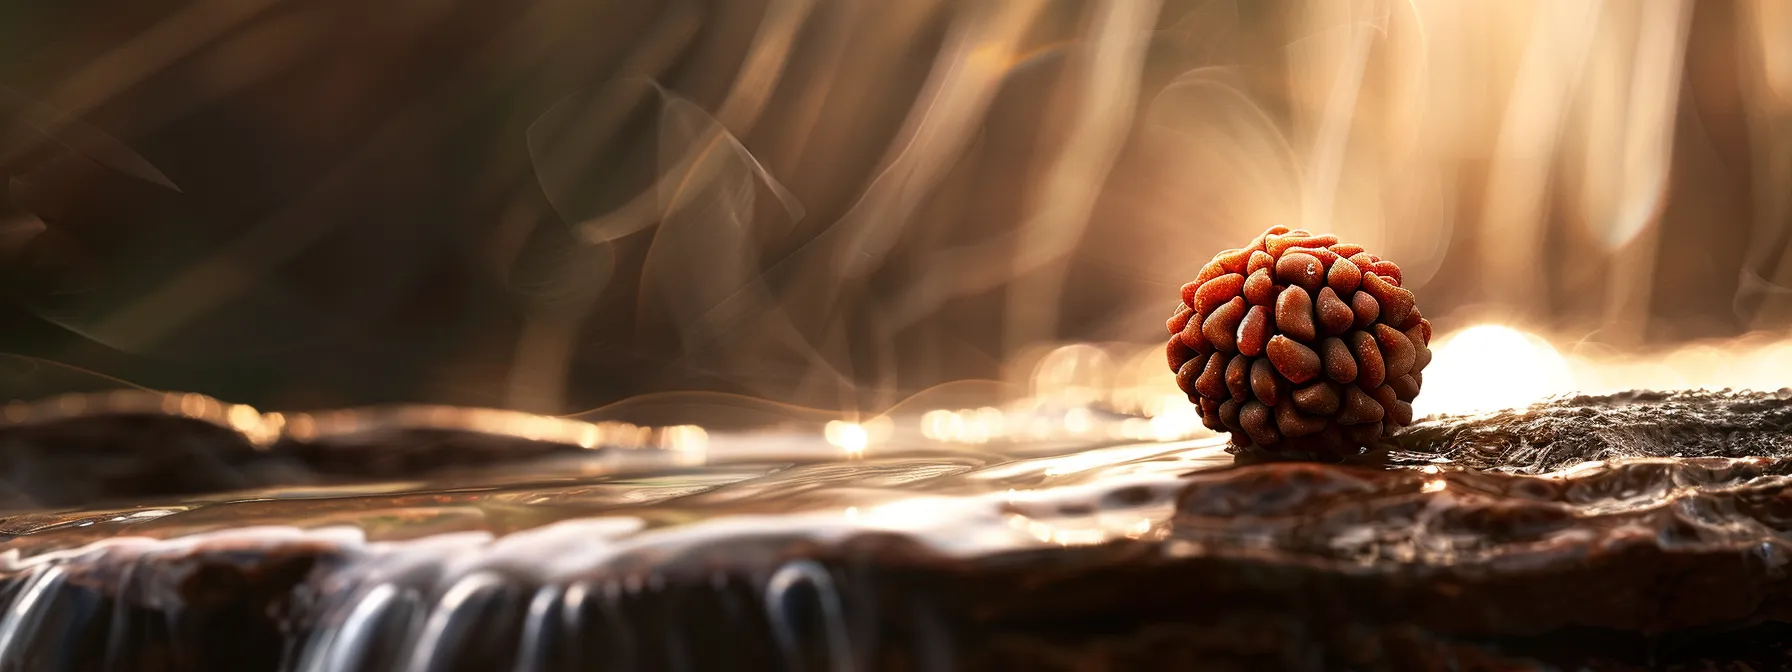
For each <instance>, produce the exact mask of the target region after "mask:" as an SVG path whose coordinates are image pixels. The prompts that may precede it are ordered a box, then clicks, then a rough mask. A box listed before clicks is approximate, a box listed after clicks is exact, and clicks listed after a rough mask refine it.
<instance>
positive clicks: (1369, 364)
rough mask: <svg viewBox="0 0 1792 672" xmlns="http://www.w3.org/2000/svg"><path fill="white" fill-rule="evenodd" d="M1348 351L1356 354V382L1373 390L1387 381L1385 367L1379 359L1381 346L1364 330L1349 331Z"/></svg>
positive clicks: (1364, 387)
mask: <svg viewBox="0 0 1792 672" xmlns="http://www.w3.org/2000/svg"><path fill="white" fill-rule="evenodd" d="M1350 353H1351V354H1353V355H1356V384H1357V385H1358V386H1360V387H1362V388H1363V389H1366V390H1373V389H1375V388H1376V387H1379V386H1381V384H1382V383H1384V382H1387V368H1386V367H1385V365H1383V364H1382V361H1381V347H1380V346H1378V345H1377V344H1376V343H1375V337H1374V336H1370V335H1369V332H1366V331H1353V332H1350Z"/></svg>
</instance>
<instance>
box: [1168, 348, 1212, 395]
mask: <svg viewBox="0 0 1792 672" xmlns="http://www.w3.org/2000/svg"><path fill="white" fill-rule="evenodd" d="M1207 357H1208V355H1196V356H1194V357H1191V358H1189V359H1188V361H1185V362H1183V363H1182V366H1179V367H1176V387H1178V388H1180V389H1181V390H1182V391H1183V392H1187V393H1189V394H1191V395H1195V394H1198V393H1197V392H1195V381H1197V380H1199V379H1200V378H1201V372H1202V371H1203V370H1205V369H1206V368H1207Z"/></svg>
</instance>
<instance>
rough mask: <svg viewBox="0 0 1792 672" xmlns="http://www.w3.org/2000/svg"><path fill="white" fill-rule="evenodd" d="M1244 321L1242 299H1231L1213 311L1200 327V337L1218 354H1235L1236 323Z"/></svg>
mask: <svg viewBox="0 0 1792 672" xmlns="http://www.w3.org/2000/svg"><path fill="white" fill-rule="evenodd" d="M1242 320H1244V299H1242V298H1239V297H1236V296H1234V297H1232V300H1231V301H1227V302H1226V303H1225V304H1224V305H1221V306H1220V307H1218V308H1215V309H1213V314H1212V315H1208V316H1207V321H1206V322H1205V323H1203V324H1202V325H1201V335H1202V336H1205V337H1207V342H1208V343H1212V344H1213V349H1215V350H1218V351H1220V352H1236V351H1237V350H1238V323H1239V322H1240V321H1242Z"/></svg>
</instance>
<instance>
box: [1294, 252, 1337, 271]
mask: <svg viewBox="0 0 1792 672" xmlns="http://www.w3.org/2000/svg"><path fill="white" fill-rule="evenodd" d="M1300 253H1301V254H1310V255H1313V256H1314V257H1315V258H1317V259H1319V265H1321V266H1324V267H1326V268H1331V266H1332V264H1335V263H1338V262H1339V261H1342V260H1343V259H1344V258H1343V257H1340V256H1338V253H1337V252H1333V251H1331V250H1330V249H1327V248H1324V247H1303V248H1300Z"/></svg>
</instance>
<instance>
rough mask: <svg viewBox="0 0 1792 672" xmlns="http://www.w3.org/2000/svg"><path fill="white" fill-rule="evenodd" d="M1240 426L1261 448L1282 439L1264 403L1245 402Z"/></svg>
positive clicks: (1240, 416)
mask: <svg viewBox="0 0 1792 672" xmlns="http://www.w3.org/2000/svg"><path fill="white" fill-rule="evenodd" d="M1370 403H1374V402H1370ZM1378 408H1379V407H1378ZM1238 424H1240V425H1243V426H1244V433H1245V434H1247V435H1249V436H1250V437H1251V442H1252V443H1255V444H1257V445H1259V446H1272V445H1275V444H1276V442H1278V441H1280V440H1281V439H1282V435H1281V434H1278V433H1276V422H1275V419H1274V418H1272V417H1270V413H1269V407H1268V406H1265V405H1263V403H1262V402H1256V401H1247V402H1245V404H1244V407H1243V408H1240V409H1238Z"/></svg>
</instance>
